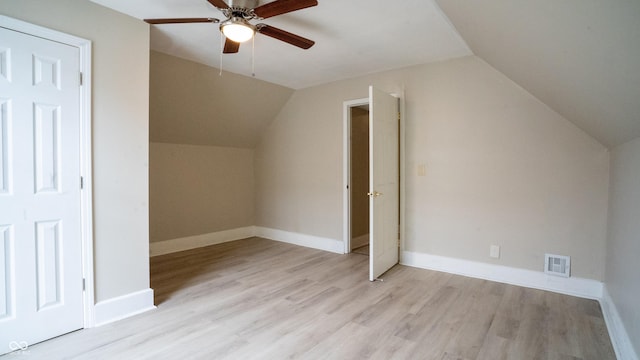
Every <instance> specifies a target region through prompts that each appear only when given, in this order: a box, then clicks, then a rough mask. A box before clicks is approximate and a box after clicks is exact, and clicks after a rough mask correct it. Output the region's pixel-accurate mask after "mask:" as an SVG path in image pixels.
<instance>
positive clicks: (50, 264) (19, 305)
mask: <svg viewBox="0 0 640 360" xmlns="http://www.w3.org/2000/svg"><path fill="white" fill-rule="evenodd" d="M79 56H80V55H79V49H78V48H76V47H72V46H68V45H64V44H61V43H57V42H54V41H49V40H45V39H42V38H38V37H35V36H30V35H27V34H23V33H20V32H16V31H13V30H9V29H6V28H0V354H2V353H6V352H9V351H13V350H20V349H26V348H27V347H28V346H29V345H32V344H34V343H36V342H40V341H43V340H46V339H49V338H52V337H55V336H58V335H61V334H65V333H67V332H70V331H73V330H77V329H80V328H82V327H83V321H84V319H83V293H82V292H83V282H82V243H81V223H80V186H81V185H80V121H79V120H80V117H79V115H80V113H79V111H80V108H79V107H80V102H79V99H80V72H79Z"/></svg>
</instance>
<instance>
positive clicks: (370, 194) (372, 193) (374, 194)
mask: <svg viewBox="0 0 640 360" xmlns="http://www.w3.org/2000/svg"><path fill="white" fill-rule="evenodd" d="M367 195H369V196H373V197H374V198H375V197H378V196H380V195H382V193H381V192H377V191H374V192H368V193H367Z"/></svg>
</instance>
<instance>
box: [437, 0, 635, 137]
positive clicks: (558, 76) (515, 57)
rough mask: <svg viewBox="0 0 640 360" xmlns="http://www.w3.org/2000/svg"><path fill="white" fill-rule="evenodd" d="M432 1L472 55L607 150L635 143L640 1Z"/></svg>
mask: <svg viewBox="0 0 640 360" xmlns="http://www.w3.org/2000/svg"><path fill="white" fill-rule="evenodd" d="M437 1H438V4H439V5H440V6H441V8H442V9H443V11H444V12H445V13H446V14H447V16H448V17H449V19H450V20H451V22H452V23H453V25H454V26H455V27H456V29H457V30H458V32H459V33H460V34H461V35H462V37H463V38H464V40H465V41H466V42H467V44H468V45H469V47H470V48H471V50H472V51H473V53H474V54H475V55H477V56H479V57H481V58H482V59H484V60H485V61H486V62H488V63H489V64H490V65H492V66H493V67H494V68H496V69H497V70H499V71H500V72H502V73H503V74H505V75H506V76H508V77H509V78H510V79H511V80H513V81H515V82H516V83H517V84H519V85H520V86H521V87H523V88H524V89H526V90H527V91H529V92H530V93H531V94H533V95H534V96H536V97H537V98H538V99H540V100H541V101H542V102H544V103H545V104H546V105H547V106H549V107H550V108H552V109H553V110H555V111H556V112H558V113H559V114H560V115H562V116H564V117H565V118H566V119H568V120H569V121H571V122H573V123H574V124H575V125H577V126H578V127H579V128H581V129H583V130H584V131H586V132H587V133H588V134H589V135H591V136H593V137H594V138H596V139H597V140H599V141H600V142H601V143H603V144H604V145H606V146H609V147H614V146H616V145H620V144H622V143H624V142H626V141H628V140H631V139H634V138H636V137H639V136H640V1H638V0H607V1H602V0H562V1H557V0H535V1H531V0H437Z"/></svg>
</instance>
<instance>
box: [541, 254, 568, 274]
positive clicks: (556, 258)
mask: <svg viewBox="0 0 640 360" xmlns="http://www.w3.org/2000/svg"><path fill="white" fill-rule="evenodd" d="M544 272H545V273H547V274H551V275H557V276H564V277H569V275H570V274H571V258H570V257H568V256H564V255H554V254H544Z"/></svg>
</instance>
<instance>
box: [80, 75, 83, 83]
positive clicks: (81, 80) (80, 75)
mask: <svg viewBox="0 0 640 360" xmlns="http://www.w3.org/2000/svg"><path fill="white" fill-rule="evenodd" d="M82 80H83V79H82V73H80V86H82V83H83V81H82Z"/></svg>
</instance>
